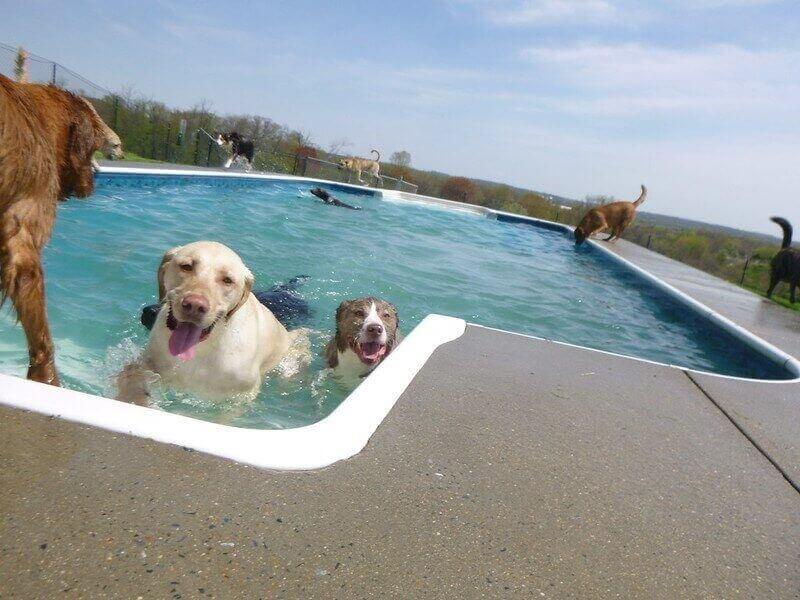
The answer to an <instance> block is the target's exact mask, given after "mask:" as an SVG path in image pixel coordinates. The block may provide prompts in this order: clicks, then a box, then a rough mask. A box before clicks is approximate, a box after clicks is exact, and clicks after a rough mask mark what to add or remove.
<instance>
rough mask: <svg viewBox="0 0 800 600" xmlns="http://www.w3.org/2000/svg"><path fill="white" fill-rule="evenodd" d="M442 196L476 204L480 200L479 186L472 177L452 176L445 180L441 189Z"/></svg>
mask: <svg viewBox="0 0 800 600" xmlns="http://www.w3.org/2000/svg"><path fill="white" fill-rule="evenodd" d="M439 194H440V195H441V197H442V198H447V199H448V200H457V201H458V202H468V203H470V204H475V203H476V201H477V200H478V188H476V187H475V184H474V183H473V182H472V180H471V179H467V178H466V177H451V178H450V179H448V180H447V181H445V182H444V185H443V186H442V189H441V190H440V191H439Z"/></svg>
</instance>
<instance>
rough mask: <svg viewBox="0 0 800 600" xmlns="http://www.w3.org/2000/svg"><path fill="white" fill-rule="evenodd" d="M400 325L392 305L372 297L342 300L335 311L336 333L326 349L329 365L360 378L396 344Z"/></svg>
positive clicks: (377, 363) (387, 354)
mask: <svg viewBox="0 0 800 600" xmlns="http://www.w3.org/2000/svg"><path fill="white" fill-rule="evenodd" d="M399 327H400V320H399V317H398V315H397V309H396V308H395V306H394V305H393V304H391V303H389V302H386V301H385V300H381V299H380V298H375V297H373V296H367V297H365V298H359V299H357V300H345V301H344V302H342V303H341V304H340V305H339V308H338V309H337V310H336V335H334V337H333V339H332V340H331V341H330V342H329V343H328V347H327V349H326V351H325V358H326V362H327V364H328V367H330V368H332V369H341V370H352V371H355V373H354V374H357V375H359V376H362V377H363V376H364V375H366V374H368V373H370V372H371V371H372V370H373V369H374V368H375V367H377V366H378V365H379V364H380V363H381V362H382V361H383V360H384V359H385V358H386V357H387V356H389V354H390V353H391V351H392V350H393V349H394V348H395V347H396V346H397V344H398V342H399V339H400V332H399Z"/></svg>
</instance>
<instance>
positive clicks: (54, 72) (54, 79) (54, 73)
mask: <svg viewBox="0 0 800 600" xmlns="http://www.w3.org/2000/svg"><path fill="white" fill-rule="evenodd" d="M50 83H52V84H53V85H55V84H56V63H53V76H52V79H51V80H50Z"/></svg>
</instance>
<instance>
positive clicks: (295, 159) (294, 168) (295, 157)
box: [292, 152, 297, 175]
mask: <svg viewBox="0 0 800 600" xmlns="http://www.w3.org/2000/svg"><path fill="white" fill-rule="evenodd" d="M292 175H297V152H295V153H294V165H292Z"/></svg>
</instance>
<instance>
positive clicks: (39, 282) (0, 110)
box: [0, 75, 122, 385]
mask: <svg viewBox="0 0 800 600" xmlns="http://www.w3.org/2000/svg"><path fill="white" fill-rule="evenodd" d="M99 149H102V150H103V151H104V152H105V153H106V155H107V156H108V157H109V158H119V157H121V155H122V149H121V146H120V145H119V138H118V137H117V136H116V134H114V132H113V131H111V129H109V127H108V126H107V125H106V124H105V123H104V122H103V120H102V119H101V118H100V117H99V116H98V115H97V112H96V111H95V110H94V108H92V106H91V105H90V104H89V103H88V102H87V101H86V100H83V99H82V98H79V97H78V96H76V95H74V94H71V93H69V92H67V91H64V90H61V89H59V88H57V87H54V86H49V85H38V84H30V83H15V82H13V81H11V80H10V79H8V78H7V77H3V76H2V75H0V285H1V286H2V287H1V288H0V303H2V301H5V299H6V298H11V302H12V303H13V304H14V308H15V309H16V312H17V317H18V318H19V321H20V323H21V324H22V327H23V329H24V330H25V335H26V337H27V340H28V356H29V367H28V378H29V379H33V380H35V381H40V382H42V383H50V384H53V385H58V375H57V373H56V367H55V357H54V351H53V341H52V338H51V336H50V328H49V326H48V323H47V312H46V309H45V296H44V273H43V271H42V262H41V251H42V248H43V247H44V245H45V244H46V243H47V241H48V240H49V239H50V232H51V230H52V229H53V224H54V223H55V219H56V205H57V204H58V201H59V200H65V199H67V198H68V197H69V196H77V197H79V198H85V197H86V196H89V195H90V194H91V193H92V192H93V191H94V174H93V172H92V155H93V154H94V152H95V151H96V150H99Z"/></svg>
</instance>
